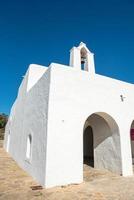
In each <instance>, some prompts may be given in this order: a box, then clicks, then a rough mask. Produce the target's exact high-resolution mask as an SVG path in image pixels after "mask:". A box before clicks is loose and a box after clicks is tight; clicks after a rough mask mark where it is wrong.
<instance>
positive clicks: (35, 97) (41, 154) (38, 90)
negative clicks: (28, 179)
mask: <svg viewBox="0 0 134 200" xmlns="http://www.w3.org/2000/svg"><path fill="white" fill-rule="evenodd" d="M38 68H39V72H38V73H37V68H36V66H30V68H29V70H28V72H27V74H26V76H25V78H24V80H23V83H22V85H21V87H20V89H19V94H18V97H17V100H16V102H15V105H14V107H13V113H12V112H11V115H10V118H11V120H10V119H9V122H8V124H7V127H6V136H5V138H7V136H8V132H9V131H10V132H11V134H10V136H11V137H10V144H9V153H10V154H11V156H12V157H13V158H14V159H15V160H16V161H17V163H18V164H19V165H20V166H21V167H22V168H23V169H24V170H26V171H27V172H28V173H29V174H31V175H32V176H33V177H34V178H35V179H36V180H37V181H38V182H39V183H40V184H41V185H44V184H45V183H44V182H45V163H46V141H47V118H48V115H47V113H48V100H49V85H50V69H48V68H46V69H48V70H47V71H46V69H45V67H44V71H46V72H45V73H44V72H42V76H41V74H40V72H41V71H42V68H40V67H39V66H38ZM34 70H35V73H36V74H38V75H39V79H38V78H36V80H35V79H33V77H32V80H33V83H32V82H31V83H30V88H29V89H28V92H27V86H28V81H30V80H29V79H30V76H29V74H30V73H32V74H33V71H34ZM31 71H32V72H31ZM35 81H36V84H35ZM29 134H30V135H31V136H32V144H31V145H32V146H31V147H32V149H31V150H32V152H31V158H30V159H29V160H28V159H27V158H26V150H27V137H28V135H29ZM4 147H5V148H7V139H5V144H4Z"/></svg>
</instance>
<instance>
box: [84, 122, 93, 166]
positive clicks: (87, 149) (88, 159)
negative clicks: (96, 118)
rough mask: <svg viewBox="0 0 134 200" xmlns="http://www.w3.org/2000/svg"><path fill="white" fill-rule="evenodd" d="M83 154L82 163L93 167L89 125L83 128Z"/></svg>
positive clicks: (91, 135) (91, 133) (91, 139)
mask: <svg viewBox="0 0 134 200" xmlns="http://www.w3.org/2000/svg"><path fill="white" fill-rule="evenodd" d="M83 156H84V158H83V159H84V164H87V165H89V166H91V167H94V145H93V130H92V127H91V126H88V127H87V128H86V129H85V130H84V138H83Z"/></svg>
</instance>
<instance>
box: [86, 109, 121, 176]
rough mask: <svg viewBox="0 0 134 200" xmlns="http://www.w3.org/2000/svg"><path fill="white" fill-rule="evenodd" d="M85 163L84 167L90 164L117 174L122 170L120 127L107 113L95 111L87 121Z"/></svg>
mask: <svg viewBox="0 0 134 200" xmlns="http://www.w3.org/2000/svg"><path fill="white" fill-rule="evenodd" d="M83 163H84V168H85V165H88V166H90V167H94V168H98V169H107V170H109V171H111V172H114V173H117V174H121V172H122V167H121V150H120V134H119V128H118V125H117V123H116V122H115V120H114V119H113V118H112V117H111V116H110V115H108V114H107V113H103V112H98V113H93V114H92V115H90V116H89V117H88V118H87V120H86V122H85V125H84V130H83ZM89 169H90V168H89Z"/></svg>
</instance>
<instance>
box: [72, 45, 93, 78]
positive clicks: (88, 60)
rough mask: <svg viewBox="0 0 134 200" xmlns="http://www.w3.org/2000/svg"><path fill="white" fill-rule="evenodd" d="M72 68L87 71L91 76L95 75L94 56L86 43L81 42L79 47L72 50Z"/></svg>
mask: <svg viewBox="0 0 134 200" xmlns="http://www.w3.org/2000/svg"><path fill="white" fill-rule="evenodd" d="M70 66H72V67H74V68H75V69H77V70H84V71H87V72H89V73H90V75H94V74H95V66H94V54H93V53H91V52H90V51H89V49H88V48H87V47H86V44H85V43H83V42H81V43H80V44H79V46H78V47H73V48H72V49H71V51H70Z"/></svg>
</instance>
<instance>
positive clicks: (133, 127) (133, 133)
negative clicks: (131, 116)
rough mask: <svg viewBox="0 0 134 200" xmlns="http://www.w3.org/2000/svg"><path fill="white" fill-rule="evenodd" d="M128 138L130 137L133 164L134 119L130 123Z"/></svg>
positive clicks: (133, 162)
mask: <svg viewBox="0 0 134 200" xmlns="http://www.w3.org/2000/svg"><path fill="white" fill-rule="evenodd" d="M130 139H131V153H132V164H133V165H134V121H133V122H132V124H131V129H130Z"/></svg>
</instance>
